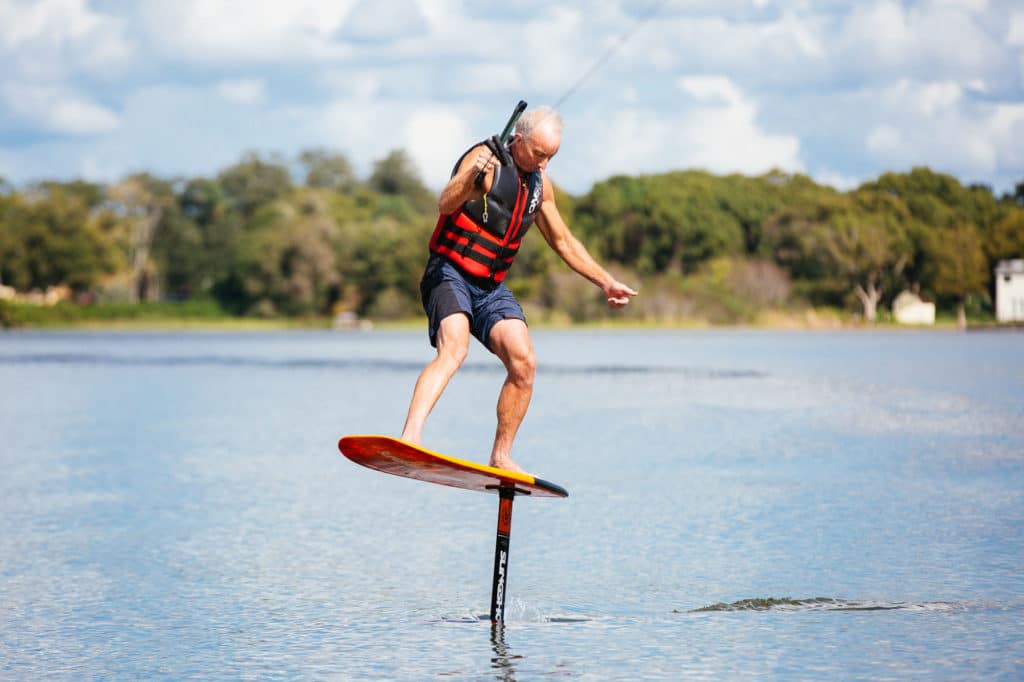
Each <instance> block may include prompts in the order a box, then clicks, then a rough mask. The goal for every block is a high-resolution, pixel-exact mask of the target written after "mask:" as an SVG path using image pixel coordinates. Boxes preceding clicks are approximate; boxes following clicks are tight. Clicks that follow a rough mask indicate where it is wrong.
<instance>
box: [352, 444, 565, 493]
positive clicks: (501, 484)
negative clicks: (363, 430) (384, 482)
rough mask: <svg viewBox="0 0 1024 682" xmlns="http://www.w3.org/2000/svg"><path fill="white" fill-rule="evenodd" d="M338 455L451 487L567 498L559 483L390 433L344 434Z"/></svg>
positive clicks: (386, 471)
mask: <svg viewBox="0 0 1024 682" xmlns="http://www.w3.org/2000/svg"><path fill="white" fill-rule="evenodd" d="M338 449H339V450H341V454H343V455H345V456H346V457H348V458H349V459H350V460H352V461H353V462H355V463H356V464H361V465H363V466H364V467H369V468H370V469H374V470H376V471H381V472H384V473H386V474H394V475H395V476H404V477H406V478H415V479H417V480H420V481H427V482H428V483H437V484H439V485H447V486H451V487H453V488H464V489H466V490H479V491H481V492H492V493H498V492H499V491H500V490H501V489H505V490H506V491H509V490H514V492H515V494H519V495H530V496H531V497H568V495H569V492H568V491H567V490H566V489H565V488H563V487H562V486H560V485H555V484H554V483H551V482H550V481H545V480H544V479H541V478H537V477H536V476H533V475H531V474H523V473H519V472H516V471H508V470H507V469H497V468H495V467H491V466H487V465H485V464H477V463H476V462H470V461H468V460H464V459H459V458H457V457H450V456H448V455H442V454H440V453H438V452H432V451H431V450H427V449H426V448H421V447H417V446H415V445H412V444H411V443H406V442H405V441H403V440H399V439H397V438H391V437H390V436H345V437H344V438H342V439H341V440H340V441H338Z"/></svg>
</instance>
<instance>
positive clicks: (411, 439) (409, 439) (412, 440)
mask: <svg viewBox="0 0 1024 682" xmlns="http://www.w3.org/2000/svg"><path fill="white" fill-rule="evenodd" d="M398 440H401V441H405V442H406V443H409V444H410V445H415V446H416V447H418V448H422V447H423V443H422V440H423V438H422V437H420V436H419V435H413V434H407V433H405V432H403V433H402V435H401V436H399V437H398Z"/></svg>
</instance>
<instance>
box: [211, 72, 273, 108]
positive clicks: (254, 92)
mask: <svg viewBox="0 0 1024 682" xmlns="http://www.w3.org/2000/svg"><path fill="white" fill-rule="evenodd" d="M266 90H267V85H266V83H265V82H264V81H263V80H262V79H260V78H239V79H235V80H226V81H221V82H220V83H218V84H217V93H218V94H219V95H220V96H221V97H223V98H224V99H226V100H229V101H231V102H238V103H239V104H258V103H260V102H262V101H263V100H264V98H265V97H266V94H267V93H266Z"/></svg>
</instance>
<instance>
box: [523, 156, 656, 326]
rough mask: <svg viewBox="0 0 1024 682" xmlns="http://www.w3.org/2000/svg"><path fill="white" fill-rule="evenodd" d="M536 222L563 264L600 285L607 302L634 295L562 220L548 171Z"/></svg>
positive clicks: (625, 301) (620, 301)
mask: <svg viewBox="0 0 1024 682" xmlns="http://www.w3.org/2000/svg"><path fill="white" fill-rule="evenodd" d="M537 226H538V227H539V228H540V231H541V234H543V235H544V239H545V240H546V241H547V243H548V245H549V246H551V248H552V249H554V251H555V253H557V254H558V255H559V257H561V259H562V260H563V261H565V263H566V265H568V266H569V267H570V268H572V269H573V270H575V271H576V272H578V273H579V274H580V275H582V276H583V277H586V278H587V279H588V280H590V281H591V282H593V283H594V284H595V285H597V286H598V287H600V289H601V291H603V292H604V295H605V298H606V299H607V300H608V305H610V306H611V307H613V308H622V307H623V306H625V305H626V304H628V303H629V299H630V297H632V296H636V294H637V292H636V291H634V290H633V289H631V288H630V287H628V286H626V285H625V284H623V283H622V282H619V281H618V280H616V279H615V278H614V277H612V276H611V275H610V274H608V272H607V271H606V270H605V269H604V268H602V267H601V266H600V265H599V264H598V263H597V261H595V260H594V258H593V257H592V256H591V255H590V253H589V252H588V251H587V249H586V247H585V246H583V244H582V242H580V240H579V239H577V238H576V236H575V235H574V234H573V233H572V232H571V231H570V230H569V226H568V225H566V224H565V221H564V220H563V219H562V214H561V213H560V212H559V211H558V206H556V205H555V191H554V187H553V186H552V184H551V181H550V180H548V176H547V173H545V174H544V199H543V201H542V202H541V205H540V213H539V215H538V216H537Z"/></svg>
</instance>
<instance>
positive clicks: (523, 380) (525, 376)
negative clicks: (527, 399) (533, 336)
mask: <svg viewBox="0 0 1024 682" xmlns="http://www.w3.org/2000/svg"><path fill="white" fill-rule="evenodd" d="M536 374H537V356H536V355H535V354H534V352H533V347H532V346H531V345H530V344H528V343H527V344H526V345H525V347H523V348H517V349H515V350H514V351H513V352H512V353H511V354H510V355H509V363H508V375H509V377H511V378H512V380H513V381H515V382H516V383H519V384H522V385H528V386H532V385H533V378H534V376H535V375H536Z"/></svg>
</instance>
